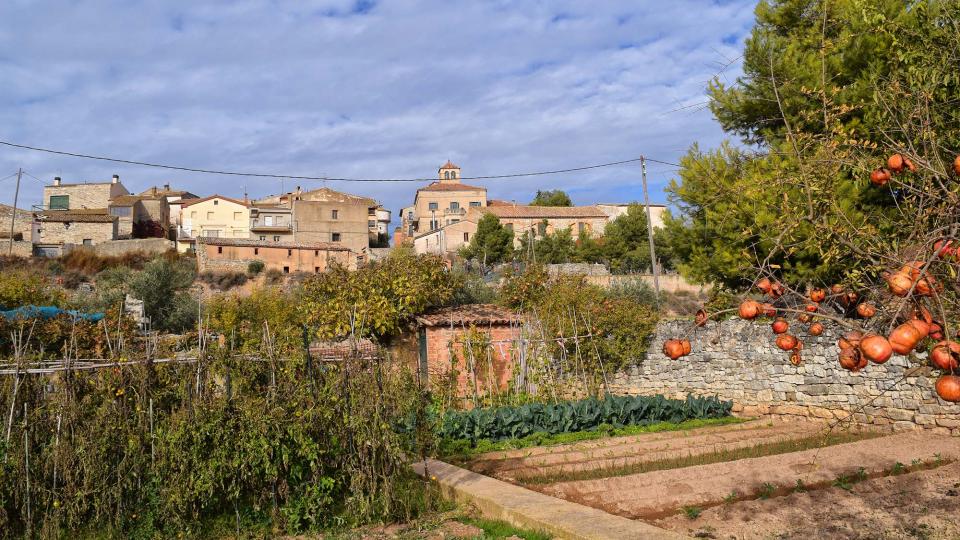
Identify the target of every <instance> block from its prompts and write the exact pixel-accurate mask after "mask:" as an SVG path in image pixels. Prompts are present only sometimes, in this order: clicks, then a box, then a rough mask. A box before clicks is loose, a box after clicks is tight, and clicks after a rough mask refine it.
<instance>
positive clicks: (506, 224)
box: [503, 223, 513, 232]
mask: <svg viewBox="0 0 960 540" xmlns="http://www.w3.org/2000/svg"><path fill="white" fill-rule="evenodd" d="M503 226H504V227H506V228H507V230H508V231H510V232H513V223H504V224H503Z"/></svg>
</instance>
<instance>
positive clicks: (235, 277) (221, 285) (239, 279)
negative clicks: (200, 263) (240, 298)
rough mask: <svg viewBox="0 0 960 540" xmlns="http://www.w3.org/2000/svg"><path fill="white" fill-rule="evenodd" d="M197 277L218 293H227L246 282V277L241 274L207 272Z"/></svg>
mask: <svg viewBox="0 0 960 540" xmlns="http://www.w3.org/2000/svg"><path fill="white" fill-rule="evenodd" d="M198 277H199V279H200V281H202V282H204V283H206V284H207V285H210V286H211V287H213V288H215V289H217V290H220V291H229V290H230V289H232V288H234V287H239V286H241V285H243V284H244V283H246V282H247V275H246V274H244V273H243V272H211V271H209V270H208V271H206V272H204V273H202V274H200V276H198Z"/></svg>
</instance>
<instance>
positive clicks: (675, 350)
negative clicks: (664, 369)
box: [663, 339, 683, 360]
mask: <svg viewBox="0 0 960 540" xmlns="http://www.w3.org/2000/svg"><path fill="white" fill-rule="evenodd" d="M663 354H665V355H667V356H669V357H670V359H671V360H676V359H677V358H680V357H681V356H683V344H682V343H680V340H679V339H668V340H666V341H664V342H663Z"/></svg>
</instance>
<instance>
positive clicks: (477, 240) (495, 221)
mask: <svg viewBox="0 0 960 540" xmlns="http://www.w3.org/2000/svg"><path fill="white" fill-rule="evenodd" d="M512 252H513V231H511V230H509V229H507V228H506V227H504V226H503V225H502V224H501V223H500V219H499V218H498V217H497V216H495V215H493V214H490V213H486V214H484V215H483V217H481V218H480V221H478V222H477V232H476V233H475V234H474V235H473V238H472V239H471V240H470V243H469V244H467V245H466V246H464V247H462V248H461V249H460V256H461V257H463V258H464V259H467V260H475V261H478V262H480V263H481V264H483V265H488V264H496V263H498V262H501V261H504V260H506V259H507V258H509V256H510V254H511V253H512Z"/></svg>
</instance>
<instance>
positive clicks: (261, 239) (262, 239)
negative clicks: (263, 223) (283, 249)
mask: <svg viewBox="0 0 960 540" xmlns="http://www.w3.org/2000/svg"><path fill="white" fill-rule="evenodd" d="M266 239H267V237H266V236H264V235H262V234H261V235H260V241H261V242H263V241H264V240H266Z"/></svg>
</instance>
